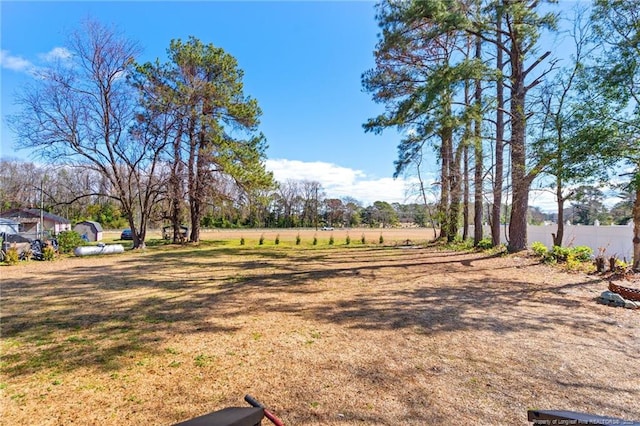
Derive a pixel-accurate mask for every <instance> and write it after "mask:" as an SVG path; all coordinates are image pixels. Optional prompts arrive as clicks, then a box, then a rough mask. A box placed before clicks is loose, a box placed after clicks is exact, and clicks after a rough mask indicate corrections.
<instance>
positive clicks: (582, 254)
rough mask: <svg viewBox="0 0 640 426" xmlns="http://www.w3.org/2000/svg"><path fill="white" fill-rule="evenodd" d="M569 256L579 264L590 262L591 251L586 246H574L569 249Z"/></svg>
mask: <svg viewBox="0 0 640 426" xmlns="http://www.w3.org/2000/svg"><path fill="white" fill-rule="evenodd" d="M571 255H572V256H573V257H574V258H575V259H576V260H577V261H579V262H590V261H591V257H592V256H593V250H592V249H591V247H587V246H576V247H574V248H572V249H571Z"/></svg>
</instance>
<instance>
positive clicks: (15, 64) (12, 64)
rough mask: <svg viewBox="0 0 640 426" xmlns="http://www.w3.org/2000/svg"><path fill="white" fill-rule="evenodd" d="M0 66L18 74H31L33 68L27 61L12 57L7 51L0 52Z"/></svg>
mask: <svg viewBox="0 0 640 426" xmlns="http://www.w3.org/2000/svg"><path fill="white" fill-rule="evenodd" d="M0 66H1V67H2V68H6V69H10V70H13V71H18V72H31V71H32V70H33V69H34V68H35V67H34V65H33V64H32V63H31V62H30V61H28V60H27V59H24V58H21V57H20V56H13V55H11V54H10V53H9V51H8V50H1V51H0Z"/></svg>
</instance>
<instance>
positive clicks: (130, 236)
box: [120, 228, 133, 240]
mask: <svg viewBox="0 0 640 426" xmlns="http://www.w3.org/2000/svg"><path fill="white" fill-rule="evenodd" d="M120 239H121V240H133V233H132V232H131V229H129V228H127V229H125V230H123V231H122V233H121V234H120Z"/></svg>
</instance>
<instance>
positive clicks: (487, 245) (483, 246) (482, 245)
mask: <svg viewBox="0 0 640 426" xmlns="http://www.w3.org/2000/svg"><path fill="white" fill-rule="evenodd" d="M476 247H478V248H479V249H480V250H489V249H491V248H493V241H491V239H490V238H483V239H481V240H480V241H478V245H477V246H476Z"/></svg>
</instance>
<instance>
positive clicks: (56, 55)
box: [40, 47, 71, 62]
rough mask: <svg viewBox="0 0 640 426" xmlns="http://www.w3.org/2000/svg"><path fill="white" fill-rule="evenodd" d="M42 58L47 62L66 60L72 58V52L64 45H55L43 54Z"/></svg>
mask: <svg viewBox="0 0 640 426" xmlns="http://www.w3.org/2000/svg"><path fill="white" fill-rule="evenodd" d="M40 58H42V59H43V60H44V61H46V62H56V61H58V60H61V61H66V60H68V59H70V58H71V52H69V50H67V49H66V48H64V47H54V48H53V49H51V50H50V51H49V52H47V53H43V54H41V55H40Z"/></svg>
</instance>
